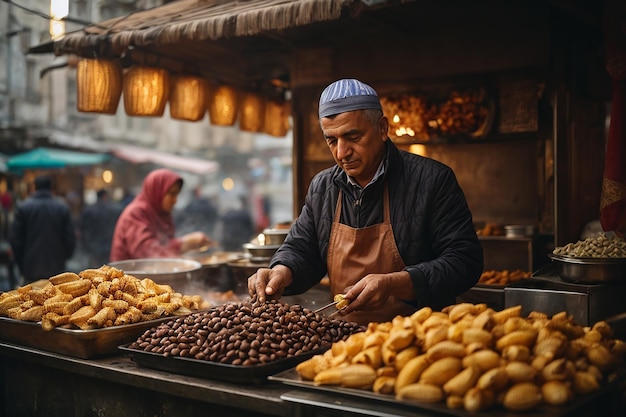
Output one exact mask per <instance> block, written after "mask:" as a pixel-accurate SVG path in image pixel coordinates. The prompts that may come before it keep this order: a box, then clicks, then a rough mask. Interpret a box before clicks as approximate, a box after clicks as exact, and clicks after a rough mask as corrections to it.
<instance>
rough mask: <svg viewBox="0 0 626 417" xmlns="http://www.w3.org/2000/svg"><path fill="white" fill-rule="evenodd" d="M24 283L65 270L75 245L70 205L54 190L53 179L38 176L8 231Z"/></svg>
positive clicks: (17, 210) (18, 207) (16, 210)
mask: <svg viewBox="0 0 626 417" xmlns="http://www.w3.org/2000/svg"><path fill="white" fill-rule="evenodd" d="M9 242H10V244H11V248H12V249H13V254H14V257H15V261H16V263H17V266H18V268H19V270H20V273H21V275H22V277H23V278H24V281H25V283H29V282H33V281H36V280H39V279H46V278H49V277H51V276H53V275H56V274H59V273H61V272H65V271H66V262H67V261H68V260H69V259H70V258H71V257H72V254H73V253H74V249H75V247H76V232H75V229H74V225H73V222H72V215H71V213H70V208H69V206H68V205H67V203H65V201H63V200H62V199H61V198H59V197H57V196H55V195H54V194H53V193H52V179H51V178H50V177H49V176H39V177H37V178H36V179H35V191H34V193H33V194H31V195H30V196H29V197H28V198H26V199H25V200H24V201H23V202H22V203H20V204H19V205H18V206H17V208H16V209H15V213H14V217H13V222H12V224H11V230H10V234H9Z"/></svg>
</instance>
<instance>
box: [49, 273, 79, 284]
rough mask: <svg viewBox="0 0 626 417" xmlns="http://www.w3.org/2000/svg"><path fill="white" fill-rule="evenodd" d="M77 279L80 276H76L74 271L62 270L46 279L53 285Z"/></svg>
mask: <svg viewBox="0 0 626 417" xmlns="http://www.w3.org/2000/svg"><path fill="white" fill-rule="evenodd" d="M79 279H80V277H79V276H78V274H75V273H74V272H62V273H60V274H58V275H55V276H53V277H50V278H48V281H50V282H51V283H52V284H54V285H59V284H65V283H66V282H72V281H77V280H79Z"/></svg>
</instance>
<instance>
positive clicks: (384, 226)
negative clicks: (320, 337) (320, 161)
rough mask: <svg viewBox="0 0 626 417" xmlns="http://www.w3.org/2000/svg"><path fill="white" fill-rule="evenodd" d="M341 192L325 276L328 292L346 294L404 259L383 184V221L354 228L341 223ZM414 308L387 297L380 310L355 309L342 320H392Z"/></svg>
mask: <svg viewBox="0 0 626 417" xmlns="http://www.w3.org/2000/svg"><path fill="white" fill-rule="evenodd" d="M341 200H342V192H341V191H340V192H339V199H338V200H337V207H336V209H335V218H334V220H333V226H332V229H331V231H330V238H329V241H328V260H327V267H328V277H329V280H330V291H331V294H332V295H333V296H334V295H335V294H340V293H345V289H346V287H348V286H350V285H354V284H355V283H356V282H357V281H359V280H361V278H363V277H365V276H366V275H368V274H386V273H390V272H398V271H402V270H403V269H404V268H405V264H404V261H403V260H402V257H401V256H400V253H399V252H398V247H397V246H396V241H395V239H394V237H393V230H392V228H391V221H390V216H389V191H388V188H387V184H385V193H384V203H383V205H384V211H383V222H382V223H380V224H375V225H372V226H368V227H364V228H360V229H356V228H353V227H350V226H347V225H345V224H341V223H340V222H339V219H340V217H341ZM414 311H415V309H414V308H413V307H411V306H410V305H408V304H406V303H405V302H403V301H402V300H399V299H397V298H395V297H390V298H389V300H388V301H387V303H385V307H384V308H382V309H379V310H368V311H355V312H353V313H350V314H348V315H345V316H343V319H344V320H350V321H356V322H357V323H360V324H367V323H369V322H385V321H391V320H392V319H393V318H394V317H395V316H397V315H404V316H407V315H410V314H412V313H413V312H414Z"/></svg>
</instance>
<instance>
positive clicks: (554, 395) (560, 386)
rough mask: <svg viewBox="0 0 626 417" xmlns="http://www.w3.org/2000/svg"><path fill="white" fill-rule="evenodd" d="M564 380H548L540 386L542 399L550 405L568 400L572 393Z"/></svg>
mask: <svg viewBox="0 0 626 417" xmlns="http://www.w3.org/2000/svg"><path fill="white" fill-rule="evenodd" d="M569 385H570V384H569V383H567V382H565V381H548V382H546V383H545V384H543V385H542V386H541V395H542V397H543V400H544V401H545V402H546V403H548V404H550V405H564V404H567V403H568V402H570V401H571V400H572V399H573V397H574V394H573V393H572V390H571V389H570V387H569Z"/></svg>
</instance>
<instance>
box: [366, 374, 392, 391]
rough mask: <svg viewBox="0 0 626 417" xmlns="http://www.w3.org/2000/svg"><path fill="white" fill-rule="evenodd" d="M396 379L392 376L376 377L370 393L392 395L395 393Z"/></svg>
mask: <svg viewBox="0 0 626 417" xmlns="http://www.w3.org/2000/svg"><path fill="white" fill-rule="evenodd" d="M395 383H396V378H394V377H392V376H378V377H376V380H374V385H372V391H374V392H377V393H379V394H393V393H394V392H395Z"/></svg>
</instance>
